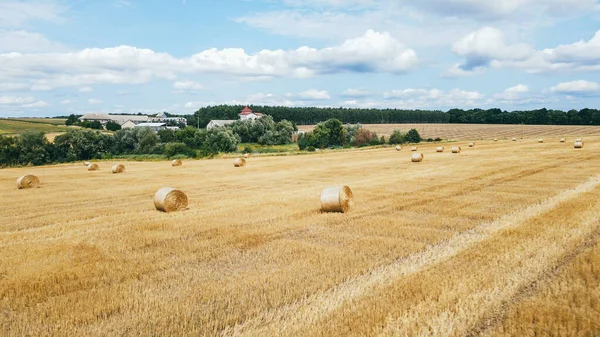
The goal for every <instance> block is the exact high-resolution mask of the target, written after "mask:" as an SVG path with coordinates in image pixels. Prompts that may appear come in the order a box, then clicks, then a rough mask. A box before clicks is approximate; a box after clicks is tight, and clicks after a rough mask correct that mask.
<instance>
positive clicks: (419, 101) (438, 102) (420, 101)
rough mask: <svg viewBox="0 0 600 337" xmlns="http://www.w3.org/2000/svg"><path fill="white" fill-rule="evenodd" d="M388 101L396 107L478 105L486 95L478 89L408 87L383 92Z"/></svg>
mask: <svg viewBox="0 0 600 337" xmlns="http://www.w3.org/2000/svg"><path fill="white" fill-rule="evenodd" d="M383 97H384V98H385V99H386V102H389V103H390V104H392V105H393V106H394V107H398V106H405V107H408V108H423V107H430V108H439V107H454V106H476V105H478V104H481V103H482V102H483V99H484V98H485V95H484V94H482V93H480V92H478V91H467V90H462V89H452V90H449V91H444V90H440V89H423V88H407V89H400V90H390V91H386V92H384V93H383Z"/></svg>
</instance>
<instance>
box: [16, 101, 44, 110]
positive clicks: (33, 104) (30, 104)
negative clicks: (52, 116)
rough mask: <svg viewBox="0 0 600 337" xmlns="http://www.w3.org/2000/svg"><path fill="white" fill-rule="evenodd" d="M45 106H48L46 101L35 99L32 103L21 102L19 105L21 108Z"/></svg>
mask: <svg viewBox="0 0 600 337" xmlns="http://www.w3.org/2000/svg"><path fill="white" fill-rule="evenodd" d="M45 106H48V103H46V102H44V101H37V102H34V103H29V104H23V105H21V107H23V108H43V107H45Z"/></svg>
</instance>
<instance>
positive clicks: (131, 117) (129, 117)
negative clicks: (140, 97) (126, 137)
mask: <svg viewBox="0 0 600 337" xmlns="http://www.w3.org/2000/svg"><path fill="white" fill-rule="evenodd" d="M108 118H109V119H112V120H124V121H127V120H130V121H132V122H145V121H147V120H148V116H144V115H142V116H140V115H108Z"/></svg>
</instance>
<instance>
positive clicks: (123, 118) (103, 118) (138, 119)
mask: <svg viewBox="0 0 600 337" xmlns="http://www.w3.org/2000/svg"><path fill="white" fill-rule="evenodd" d="M79 120H80V121H99V122H100V123H102V125H104V124H106V123H108V122H114V123H117V124H119V125H121V124H123V123H125V122H127V121H131V122H133V123H135V124H137V123H143V122H147V121H148V116H140V115H110V114H99V113H89V114H85V115H83V116H81V117H79Z"/></svg>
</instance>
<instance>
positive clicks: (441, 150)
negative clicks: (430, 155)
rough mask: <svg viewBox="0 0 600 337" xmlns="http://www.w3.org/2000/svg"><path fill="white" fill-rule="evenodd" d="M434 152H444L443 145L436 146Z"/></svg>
mask: <svg viewBox="0 0 600 337" xmlns="http://www.w3.org/2000/svg"><path fill="white" fill-rule="evenodd" d="M435 152H444V147H443V146H438V147H437V148H436V149H435Z"/></svg>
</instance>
